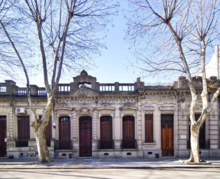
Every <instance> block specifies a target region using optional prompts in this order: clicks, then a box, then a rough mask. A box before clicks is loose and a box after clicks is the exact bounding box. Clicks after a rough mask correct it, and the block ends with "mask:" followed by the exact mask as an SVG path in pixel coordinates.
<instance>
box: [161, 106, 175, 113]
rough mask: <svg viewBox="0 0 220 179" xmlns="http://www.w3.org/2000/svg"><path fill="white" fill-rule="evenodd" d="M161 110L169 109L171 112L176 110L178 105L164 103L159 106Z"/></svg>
mask: <svg viewBox="0 0 220 179" xmlns="http://www.w3.org/2000/svg"><path fill="white" fill-rule="evenodd" d="M159 109H160V111H161V112H163V111H169V112H174V111H175V110H176V107H175V106H174V105H163V106H160V107H159Z"/></svg>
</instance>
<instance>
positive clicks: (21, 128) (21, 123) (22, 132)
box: [17, 116, 30, 147]
mask: <svg viewBox="0 0 220 179" xmlns="http://www.w3.org/2000/svg"><path fill="white" fill-rule="evenodd" d="M29 139H30V120H29V116H18V141H17V146H18V147H28V140H29Z"/></svg>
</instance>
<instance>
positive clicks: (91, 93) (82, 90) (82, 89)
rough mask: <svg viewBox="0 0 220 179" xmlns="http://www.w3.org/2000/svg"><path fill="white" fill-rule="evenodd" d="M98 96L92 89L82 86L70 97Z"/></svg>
mask: <svg viewBox="0 0 220 179" xmlns="http://www.w3.org/2000/svg"><path fill="white" fill-rule="evenodd" d="M98 95H99V94H98V93H96V92H95V91H93V90H92V89H90V88H88V87H86V86H85V85H82V86H81V87H80V88H79V89H77V90H76V91H74V92H73V93H72V94H71V96H75V97H85V96H98Z"/></svg>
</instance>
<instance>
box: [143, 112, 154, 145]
mask: <svg viewBox="0 0 220 179" xmlns="http://www.w3.org/2000/svg"><path fill="white" fill-rule="evenodd" d="M145 142H153V114H146V115H145Z"/></svg>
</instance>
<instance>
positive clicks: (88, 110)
mask: <svg viewBox="0 0 220 179" xmlns="http://www.w3.org/2000/svg"><path fill="white" fill-rule="evenodd" d="M75 111H76V113H77V115H91V116H92V115H93V111H94V109H93V108H86V107H79V108H76V110H75Z"/></svg>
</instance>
